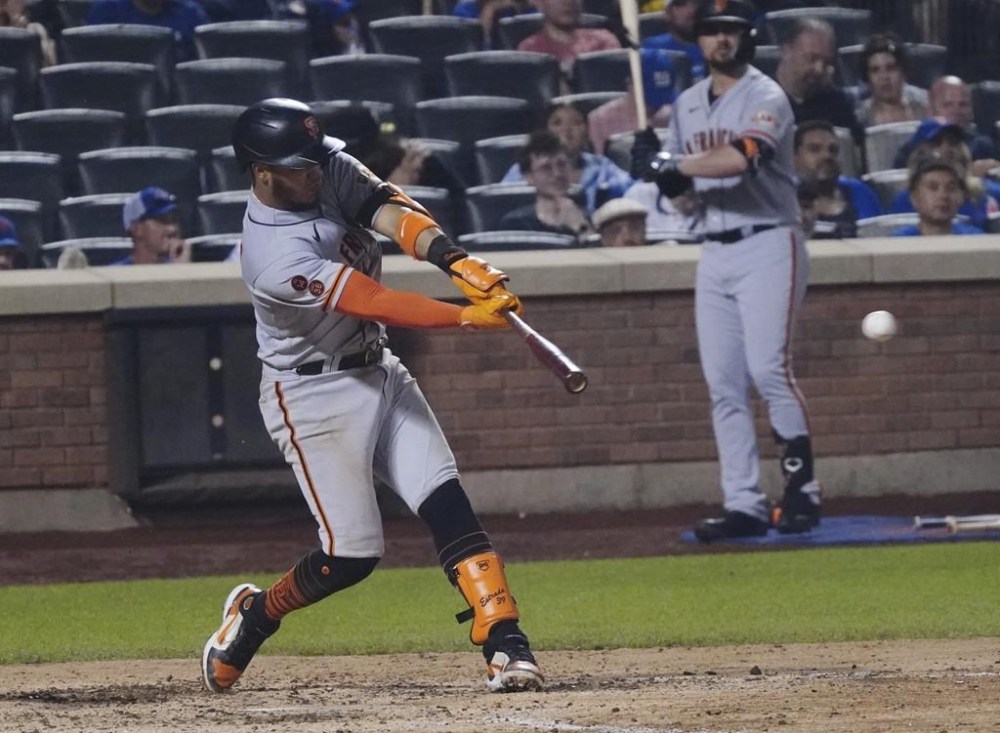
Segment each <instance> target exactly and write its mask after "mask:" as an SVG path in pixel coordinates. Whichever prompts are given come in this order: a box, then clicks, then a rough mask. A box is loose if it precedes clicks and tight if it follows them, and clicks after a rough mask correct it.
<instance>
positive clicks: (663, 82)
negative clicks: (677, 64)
mask: <svg viewBox="0 0 1000 733" xmlns="http://www.w3.org/2000/svg"><path fill="white" fill-rule="evenodd" d="M639 57H640V59H641V60H642V86H643V92H644V93H645V97H646V107H647V108H649V113H650V114H653V113H654V112H655V111H656V110H658V109H659V108H660V107H662V106H663V105H665V104H673V102H674V100H675V99H676V98H677V70H676V69H675V68H674V60H673V59H672V58H670V54H669V53H667V51H665V50H663V49H660V48H643V49H641V50H640V51H639Z"/></svg>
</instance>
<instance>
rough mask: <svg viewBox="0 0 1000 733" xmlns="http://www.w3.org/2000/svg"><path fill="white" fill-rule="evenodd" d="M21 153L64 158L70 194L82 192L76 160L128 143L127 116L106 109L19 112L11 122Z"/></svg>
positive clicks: (65, 182)
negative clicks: (87, 154) (126, 133)
mask: <svg viewBox="0 0 1000 733" xmlns="http://www.w3.org/2000/svg"><path fill="white" fill-rule="evenodd" d="M12 129H13V134H14V141H15V143H16V144H17V148H18V149H19V150H34V151H39V152H43V153H55V154H56V155H59V156H60V157H61V159H62V169H63V170H62V174H63V183H64V187H65V189H66V191H67V192H70V193H73V192H76V191H77V190H78V189H79V177H78V174H77V165H76V162H77V157H78V156H79V155H80V153H83V152H86V151H88V150H99V149H101V148H113V147H118V146H121V145H124V144H125V115H124V114H123V113H121V112H112V111H111V110H104V109H44V110H38V111H36V112H20V113H18V114H16V115H14V120H13V122H12Z"/></svg>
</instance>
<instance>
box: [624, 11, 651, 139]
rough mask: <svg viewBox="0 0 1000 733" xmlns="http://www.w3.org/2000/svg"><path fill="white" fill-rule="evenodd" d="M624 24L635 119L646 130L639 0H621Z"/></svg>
mask: <svg viewBox="0 0 1000 733" xmlns="http://www.w3.org/2000/svg"><path fill="white" fill-rule="evenodd" d="M620 5H621V9H622V25H623V26H624V27H625V30H626V32H627V33H628V40H629V44H628V68H629V73H630V74H631V75H632V93H633V96H634V97H635V119H636V120H637V121H638V123H639V124H638V129H640V130H645V129H646V125H647V124H648V117H647V115H646V93H645V90H644V88H643V83H642V59H641V58H640V56H639V4H638V1H637V0H621V3H620Z"/></svg>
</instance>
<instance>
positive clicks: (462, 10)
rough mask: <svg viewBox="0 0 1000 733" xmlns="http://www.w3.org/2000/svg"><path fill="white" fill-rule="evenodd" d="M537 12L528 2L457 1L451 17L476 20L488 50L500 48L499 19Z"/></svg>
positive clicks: (500, 0)
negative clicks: (480, 27)
mask: <svg viewBox="0 0 1000 733" xmlns="http://www.w3.org/2000/svg"><path fill="white" fill-rule="evenodd" d="M537 12H538V9H537V8H535V7H533V6H532V4H531V2H530V1H529V0H458V2H457V3H455V9H454V10H452V15H457V16H458V17H459V18H472V19H473V20H478V21H479V24H480V25H481V26H482V27H483V44H484V48H486V49H487V50H489V49H491V48H500V47H501V44H500V38H499V33H498V28H499V23H500V19H501V18H509V17H511V16H512V15H521V14H522V13H537Z"/></svg>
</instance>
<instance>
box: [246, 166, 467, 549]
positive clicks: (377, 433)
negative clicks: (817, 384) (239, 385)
mask: <svg viewBox="0 0 1000 733" xmlns="http://www.w3.org/2000/svg"><path fill="white" fill-rule="evenodd" d="M380 183H381V181H379V180H378V179H377V178H375V177H374V176H373V175H372V174H371V173H370V172H369V171H368V170H367V169H366V168H365V167H364V166H362V165H361V164H360V163H359V162H358V161H356V160H355V159H354V158H352V157H350V156H348V155H346V154H344V153H338V154H336V155H333V156H331V157H330V159H329V162H328V163H327V164H326V166H325V168H324V184H323V194H322V199H321V206H322V211H320V209H319V208H316V209H310V210H307V211H281V210H278V209H272V208H270V207H268V206H265V205H264V204H263V203H261V202H260V200H259V199H257V197H256V196H254V195H253V194H252V193H251V195H250V201H249V203H248V205H247V212H246V215H245V217H244V219H243V241H242V252H241V255H240V263H241V268H242V273H243V281H244V283H246V286H247V288H248V289H249V290H250V295H251V299H252V300H253V307H254V313H255V315H256V319H257V341H258V345H259V350H258V356H259V357H260V360H261V362H262V364H263V374H262V379H261V396H260V408H261V414H262V415H263V417H264V422H265V425H266V426H267V429H268V431H269V432H270V434H271V437H272V438H273V439H274V441H275V442H276V443H277V445H278V447H279V448H281V450H282V452H283V453H284V455H285V459H286V460H287V461H288V463H289V464H290V465H291V466H292V468H293V469H294V471H295V475H296V478H297V479H298V482H299V486H300V487H301V489H302V494H303V496H304V497H305V500H306V502H307V503H308V504H309V507H310V509H311V510H312V512H313V515H314V516H315V517H316V522H317V524H318V526H319V538H320V542H321V545H322V547H323V551H324V552H325V553H327V554H328V555H338V556H341V557H375V556H381V555H382V552H383V548H384V546H383V540H382V524H381V518H380V515H379V510H378V505H377V503H376V499H375V491H374V487H373V481H372V467H373V466H374V471H375V475H376V476H378V478H379V479H381V480H383V481H384V482H385V483H386V484H388V485H389V486H390V487H392V488H393V489H394V490H395V491H396V492H397V493H398V494H399V495H400V496H401V497H402V498H403V500H404V501H405V502H406V503H407V505H408V506H409V507H410V509H412V510H413V512H414V513H416V511H417V508H418V507H419V506H420V505H421V504H422V503H423V501H424V499H426V498H427V497H428V496H429V495H430V494H431V492H433V491H434V489H435V488H437V487H438V486H441V485H442V484H443V483H444V482H445V481H447V480H449V479H451V478H457V477H458V471H457V469H456V467H455V460H454V457H453V455H452V452H451V449H450V448H449V447H448V444H447V442H446V441H445V438H444V436H443V434H442V432H441V429H440V427H439V425H438V423H437V421H436V419H435V418H434V415H433V413H432V412H431V410H430V408H429V407H428V406H427V403H426V401H425V399H424V396H423V394H422V393H421V391H420V389H419V387H418V386H417V383H416V381H414V379H413V378H412V377H411V376H410V374H409V372H408V371H407V370H406V368H405V367H404V366H403V365H402V364H401V363H400V361H399V359H398V358H396V357H395V356H394V355H393V354H392V353H391V352H390V351H389V350H388V349H385V350H384V351H382V352H381V356H380V357H378V358H377V361H376V362H374V363H372V364H371V365H370V366H363V367H360V368H352V369H347V370H344V369H342V368H341V363H340V362H341V360H342V359H344V358H345V356H346V357H347V358H349V359H357V355H358V354H360V353H365V352H367V353H369V354H373V355H374V354H378V353H379V352H378V349H379V347H380V346H381V344H382V343H383V341H384V337H385V329H384V327H383V326H382V325H381V324H379V323H375V322H373V321H363V320H359V319H357V318H352V317H349V316H345V315H343V314H340V313H335V312H334V308H335V306H336V304H337V302H338V300H339V299H340V297H341V294H342V293H343V290H344V286H345V285H346V283H347V281H348V278H350V277H351V274H352V273H353V272H354V271H360V272H363V273H364V274H366V275H368V276H369V277H371V278H373V279H376V280H378V279H379V278H380V277H381V271H382V253H381V248H380V246H379V244H378V243H377V242H376V240H375V238H374V237H373V236H372V235H371V234H370V233H369V232H368V231H367V230H366V229H365V228H364V227H363V226H362V225H361V224H360V223H359V222H358V212H359V210H360V209H361V208H362V206H363V205H364V204H365V203H366V202H367V201H368V200H369V199H370V197H371V196H372V194H373V192H374V191H375V188H376V187H377V186H378V185H379V184H380ZM316 362H321V365H316ZM307 364H309V365H315V366H316V367H317V369H316V371H318V373H315V374H299V373H298V372H297V371H296V369H297V368H301V367H303V366H304V365H307Z"/></svg>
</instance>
